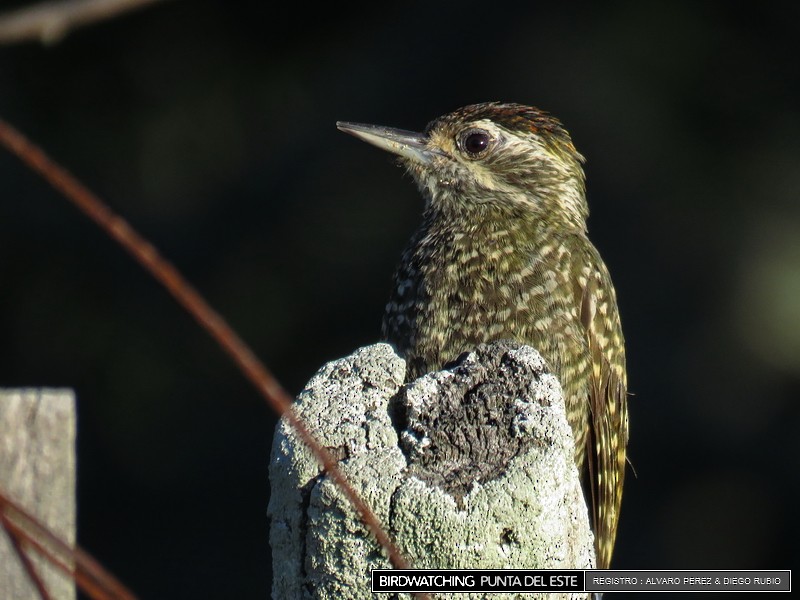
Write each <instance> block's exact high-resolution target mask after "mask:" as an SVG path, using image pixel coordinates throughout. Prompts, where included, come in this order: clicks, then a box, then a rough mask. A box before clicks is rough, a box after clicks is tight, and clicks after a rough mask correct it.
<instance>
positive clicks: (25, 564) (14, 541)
mask: <svg viewBox="0 0 800 600" xmlns="http://www.w3.org/2000/svg"><path fill="white" fill-rule="evenodd" d="M0 522H2V524H3V529H5V531H6V533H7V534H8V539H9V540H11V545H12V547H13V548H14V552H16V553H17V557H19V562H20V563H22V568H24V569H25V572H26V573H27V574H28V579H30V580H31V581H32V582H33V585H34V587H35V588H36V591H37V592H39V597H40V598H41V599H42V600H50V594H49V593H48V591H47V587H46V586H45V585H44V581H42V578H41V576H40V575H39V572H38V571H37V570H36V567H35V565H34V564H33V561H32V560H31V557H30V556H28V553H27V552H26V551H25V548H24V547H23V542H22V536H20V535H19V531H17V528H16V527H14V524H13V523H11V521H10V520H9V518H8V516H6V514H5V513H4V512H0Z"/></svg>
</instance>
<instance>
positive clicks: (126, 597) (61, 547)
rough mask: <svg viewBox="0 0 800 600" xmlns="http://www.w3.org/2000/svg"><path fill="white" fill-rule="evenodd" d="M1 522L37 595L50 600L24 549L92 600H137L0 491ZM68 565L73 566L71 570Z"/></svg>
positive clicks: (86, 556) (79, 550) (87, 555)
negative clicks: (44, 560)
mask: <svg viewBox="0 0 800 600" xmlns="http://www.w3.org/2000/svg"><path fill="white" fill-rule="evenodd" d="M0 521H2V525H3V528H4V529H5V530H6V531H7V532H8V536H9V538H11V540H12V543H13V545H14V548H15V549H16V550H17V553H18V554H19V556H20V560H21V561H22V564H23V566H24V567H25V570H26V571H27V573H28V575H29V576H30V577H31V581H32V582H33V583H34V585H35V586H36V588H37V590H39V595H40V596H41V597H42V598H43V599H44V600H47V599H49V598H50V596H49V595H48V593H47V591H46V590H45V588H44V583H43V582H42V580H41V578H40V577H39V576H38V574H37V573H36V571H35V570H33V564H32V563H31V561H30V557H29V556H28V554H27V552H26V549H27V548H28V547H30V548H31V549H32V550H34V551H36V552H37V553H38V554H39V555H41V556H42V557H43V558H45V559H46V560H47V562H48V563H49V564H51V565H53V566H54V567H56V568H57V569H58V570H60V571H62V572H63V573H65V574H66V575H67V576H69V577H72V578H73V579H74V580H75V581H76V582H77V584H78V586H79V587H80V588H81V590H83V591H84V592H86V593H87V594H88V595H89V597H90V598H94V599H95V600H136V596H134V595H133V593H132V592H131V591H130V590H128V589H127V588H126V587H125V586H124V585H122V584H121V583H120V582H119V581H118V580H117V579H116V578H115V577H114V576H113V575H111V574H110V573H109V572H108V571H106V570H105V569H104V568H103V567H102V566H100V563H98V562H97V561H96V560H95V559H94V558H92V557H91V556H90V555H89V554H87V553H86V552H85V551H83V550H81V549H80V548H79V547H77V546H75V547H74V548H73V547H72V546H71V545H69V544H67V543H66V542H64V541H63V540H61V539H60V538H59V537H58V536H56V535H55V534H53V532H51V531H50V530H49V529H48V528H47V527H46V526H45V525H44V524H43V523H42V522H41V521H39V520H38V519H37V518H36V517H34V516H33V515H32V514H30V513H29V512H28V511H26V510H25V509H24V508H22V507H21V506H20V505H19V504H17V503H16V502H14V501H13V500H11V498H9V497H8V496H6V495H5V494H4V493H3V491H2V490H0ZM70 565H75V566H74V567H72V566H70Z"/></svg>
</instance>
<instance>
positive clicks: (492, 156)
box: [337, 102, 588, 231]
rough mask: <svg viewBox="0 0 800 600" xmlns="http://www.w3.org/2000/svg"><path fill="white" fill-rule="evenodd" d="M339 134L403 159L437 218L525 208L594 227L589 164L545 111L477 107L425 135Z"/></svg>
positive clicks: (349, 128) (347, 126)
mask: <svg viewBox="0 0 800 600" xmlns="http://www.w3.org/2000/svg"><path fill="white" fill-rule="evenodd" d="M337 127H338V128H339V129H340V130H342V131H344V132H346V133H350V134H352V135H354V136H356V137H358V138H360V139H362V140H364V141H366V142H369V143H371V144H373V145H375V146H377V147H379V148H382V149H384V150H387V151H389V152H392V153H394V154H397V155H399V156H400V162H401V163H402V164H403V165H404V166H405V167H406V169H407V170H408V172H409V173H411V175H412V176H413V178H414V179H415V181H416V182H417V184H418V186H419V188H420V190H421V191H422V193H423V195H424V196H425V198H426V201H427V206H428V208H429V209H430V210H433V211H434V212H437V213H444V214H446V215H452V214H458V215H467V216H468V215H471V214H475V213H476V211H477V212H480V211H485V210H486V209H489V208H494V209H500V210H503V209H512V210H514V211H515V212H516V211H518V210H519V209H520V208H522V209H524V210H530V211H532V212H533V213H534V214H535V215H536V216H537V217H539V218H542V219H545V220H551V221H558V222H560V223H561V224H563V225H565V226H568V227H570V228H573V227H574V228H579V229H580V230H581V231H583V230H585V228H586V217H587V216H588V208H587V205H586V195H585V187H584V174H583V168H582V166H581V163H582V162H583V157H582V156H581V155H580V154H579V153H578V151H577V150H575V147H574V146H573V144H572V140H571V139H570V136H569V133H567V131H566V129H564V127H563V126H562V125H561V123H560V122H559V121H558V120H557V119H556V118H554V117H552V116H550V115H549V114H547V113H546V112H544V111H541V110H539V109H538V108H533V107H530V106H524V105H521V104H503V103H499V102H488V103H483V104H473V105H471V106H467V107H464V108H461V109H459V110H456V111H454V112H452V113H449V114H447V115H444V116H443V117H440V118H438V119H436V120H434V121H432V122H431V123H429V124H428V126H427V127H426V128H425V131H424V132H422V133H416V132H412V131H405V130H402V129H393V128H388V127H381V126H376V125H363V124H359V123H346V122H339V123H337ZM454 211H455V212H454Z"/></svg>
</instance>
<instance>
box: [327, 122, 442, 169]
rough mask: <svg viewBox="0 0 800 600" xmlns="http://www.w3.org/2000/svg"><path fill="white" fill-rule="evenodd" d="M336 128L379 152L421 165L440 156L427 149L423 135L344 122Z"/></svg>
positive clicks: (339, 123)
mask: <svg viewBox="0 0 800 600" xmlns="http://www.w3.org/2000/svg"><path fill="white" fill-rule="evenodd" d="M336 127H338V128H339V130H340V131H344V132H345V133H349V134H350V135H354V136H355V137H357V138H358V139H360V140H364V141H365V142H367V143H369V144H372V145H373V146H377V147H378V148H380V149H381V150H386V151H388V152H391V153H392V154H397V155H399V156H402V157H404V158H408V159H411V160H413V161H415V162H418V163H422V164H423V165H427V164H429V163H430V162H431V160H433V157H434V156H435V155H437V154H440V152H438V151H436V150H432V149H430V148H428V136H426V135H425V134H423V133H416V132H414V131H405V130H403V129H392V128H391V127H381V126H380V125H364V124H362V123H347V122H345V121H338V122H337V123H336Z"/></svg>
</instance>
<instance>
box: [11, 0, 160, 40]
mask: <svg viewBox="0 0 800 600" xmlns="http://www.w3.org/2000/svg"><path fill="white" fill-rule="evenodd" d="M159 1H160V0H62V1H61V2H41V3H39V4H34V5H31V6H25V7H22V8H18V9H17V10H13V11H9V12H6V13H3V14H0V44H17V43H20V42H29V41H40V42H41V43H43V44H54V43H56V42H58V41H60V40H61V39H62V38H63V37H64V36H66V35H67V34H68V33H69V32H70V30H72V29H75V28H77V27H82V26H85V25H90V24H92V23H96V22H98V21H104V20H106V19H111V18H113V17H117V16H119V15H122V14H124V13H127V12H129V11H132V10H135V9H139V8H144V7H145V6H148V5H150V4H154V3H156V2H159Z"/></svg>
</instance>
